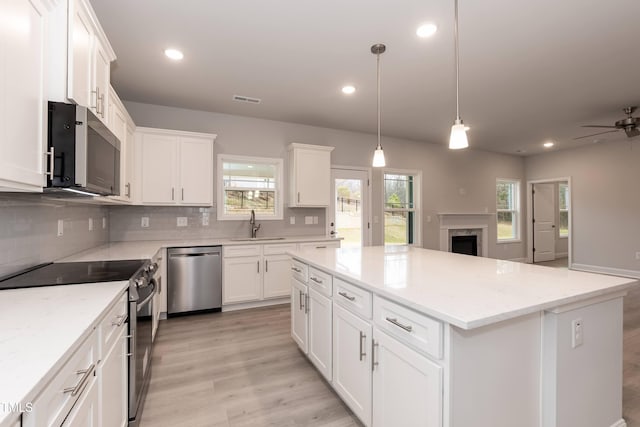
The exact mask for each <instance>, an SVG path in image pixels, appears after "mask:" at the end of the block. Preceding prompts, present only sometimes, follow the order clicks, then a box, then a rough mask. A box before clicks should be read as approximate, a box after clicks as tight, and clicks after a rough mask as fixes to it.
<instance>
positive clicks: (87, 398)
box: [62, 377, 100, 427]
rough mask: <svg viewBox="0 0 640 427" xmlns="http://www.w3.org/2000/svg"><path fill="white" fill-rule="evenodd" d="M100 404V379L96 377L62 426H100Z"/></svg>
mask: <svg viewBox="0 0 640 427" xmlns="http://www.w3.org/2000/svg"><path fill="white" fill-rule="evenodd" d="M99 405H100V398H99V394H98V381H96V378H95V377H94V378H92V379H91V380H90V382H89V385H88V386H87V388H86V389H85V391H84V392H83V393H82V397H81V398H80V400H78V402H76V404H75V406H74V407H73V409H72V410H71V412H70V413H69V415H68V416H67V418H66V419H65V420H64V424H62V427H98V426H99V425H100V424H99V422H100V418H99V414H98V406H99Z"/></svg>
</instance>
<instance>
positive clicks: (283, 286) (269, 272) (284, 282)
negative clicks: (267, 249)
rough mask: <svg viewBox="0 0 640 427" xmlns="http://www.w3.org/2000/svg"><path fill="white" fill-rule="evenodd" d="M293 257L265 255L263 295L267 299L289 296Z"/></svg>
mask: <svg viewBox="0 0 640 427" xmlns="http://www.w3.org/2000/svg"><path fill="white" fill-rule="evenodd" d="M290 271H291V257H290V256H289V255H265V257H264V278H263V280H264V282H263V295H262V297H263V298H265V299H267V298H279V297H284V296H287V295H289V292H290V291H291V288H290V287H289V275H290Z"/></svg>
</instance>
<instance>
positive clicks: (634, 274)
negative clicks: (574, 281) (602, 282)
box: [571, 262, 640, 279]
mask: <svg viewBox="0 0 640 427" xmlns="http://www.w3.org/2000/svg"><path fill="white" fill-rule="evenodd" d="M571 269H572V270H580V271H587V272H590V273H602V274H609V275H612V276H622V277H630V278H632V279H640V271H637V270H625V269H622V268H612V267H602V266H600V265H589V264H577V263H575V262H574V263H573V264H571Z"/></svg>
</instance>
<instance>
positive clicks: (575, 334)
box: [571, 319, 584, 348]
mask: <svg viewBox="0 0 640 427" xmlns="http://www.w3.org/2000/svg"><path fill="white" fill-rule="evenodd" d="M583 342H584V325H583V323H582V319H574V320H573V321H572V322H571V348H576V347H579V346H581V345H582V344H583Z"/></svg>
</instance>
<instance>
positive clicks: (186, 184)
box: [135, 128, 216, 206]
mask: <svg viewBox="0 0 640 427" xmlns="http://www.w3.org/2000/svg"><path fill="white" fill-rule="evenodd" d="M136 135H137V138H136V156H135V159H136V164H137V166H138V169H139V170H140V172H141V176H140V180H139V182H140V186H141V194H140V200H141V202H142V204H150V205H195V206H210V205H211V204H212V203H213V142H214V140H215V138H216V135H212V134H201V133H194V132H182V131H173V130H164V129H151V128H137V129H136Z"/></svg>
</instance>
